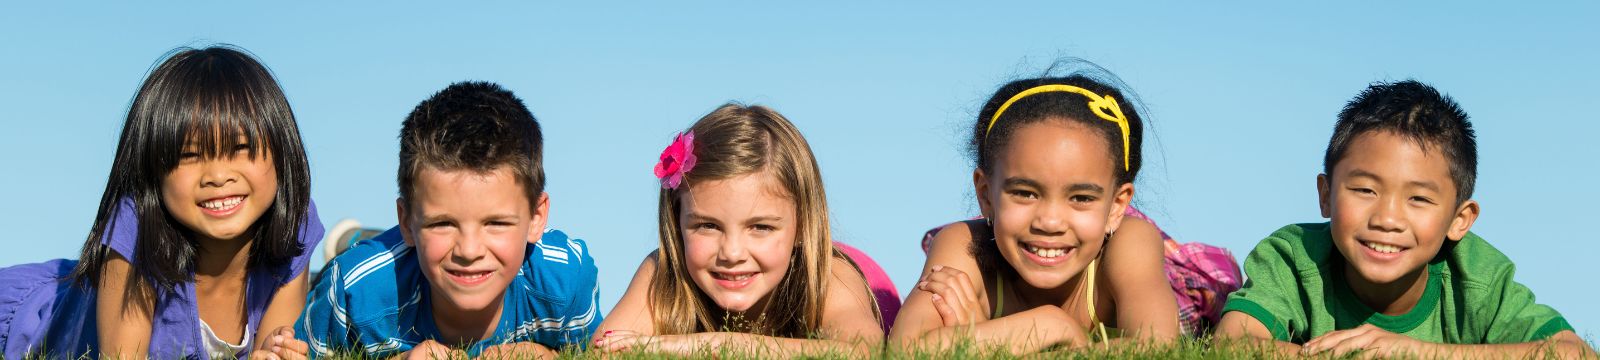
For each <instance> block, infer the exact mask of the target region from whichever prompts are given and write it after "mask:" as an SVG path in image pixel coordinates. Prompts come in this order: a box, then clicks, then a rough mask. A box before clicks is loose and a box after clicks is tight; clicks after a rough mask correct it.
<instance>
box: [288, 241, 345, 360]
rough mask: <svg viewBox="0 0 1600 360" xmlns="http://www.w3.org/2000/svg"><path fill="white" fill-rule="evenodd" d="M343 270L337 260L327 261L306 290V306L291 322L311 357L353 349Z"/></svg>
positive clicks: (296, 336)
mask: <svg viewBox="0 0 1600 360" xmlns="http://www.w3.org/2000/svg"><path fill="white" fill-rule="evenodd" d="M342 270H343V269H342V268H341V266H340V265H339V263H338V262H331V263H328V268H326V269H323V270H322V274H321V275H320V276H318V277H317V279H316V281H315V282H313V284H316V286H315V287H313V288H312V289H311V291H310V292H308V293H306V308H305V311H302V312H301V313H300V319H299V320H296V321H295V323H294V337H295V339H298V340H300V341H305V342H306V344H307V345H309V348H310V349H309V350H310V351H309V354H308V355H309V356H310V358H312V359H316V358H322V357H329V356H333V355H334V353H335V352H337V351H340V350H344V349H349V348H352V347H353V346H354V345H355V342H354V341H353V340H354V339H353V336H351V334H353V332H352V331H351V327H350V318H349V316H348V314H347V313H346V311H345V309H346V305H347V304H345V301H344V300H345V293H344V287H343V286H340V285H341V284H344V279H343V278H342V277H343V274H342V273H343V271H342Z"/></svg>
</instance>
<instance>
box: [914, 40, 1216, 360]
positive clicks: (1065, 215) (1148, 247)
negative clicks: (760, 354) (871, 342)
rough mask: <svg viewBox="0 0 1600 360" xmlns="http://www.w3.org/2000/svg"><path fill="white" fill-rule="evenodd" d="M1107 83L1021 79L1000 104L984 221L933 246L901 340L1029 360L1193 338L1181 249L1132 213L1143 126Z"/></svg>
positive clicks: (986, 139)
mask: <svg viewBox="0 0 1600 360" xmlns="http://www.w3.org/2000/svg"><path fill="white" fill-rule="evenodd" d="M1096 69H1098V68H1096ZM1105 77H1106V78H1110V79H1113V81H1102V80H1099V79H1097V78H1094V77H1090V76H1085V75H1072V76H1067V77H1047V78H1034V79H1025V80H1018V81H1013V82H1011V83H1008V84H1006V85H1004V86H1002V87H1001V88H1000V90H999V91H997V92H996V93H995V94H994V95H993V96H992V97H990V99H989V101H988V102H987V104H986V105H984V107H983V110H982V111H981V112H980V114H979V117H978V119H977V122H976V124H975V125H974V126H973V129H972V141H971V143H970V147H971V154H972V156H973V158H974V160H975V162H976V169H975V170H974V171H973V176H972V182H973V187H974V189H975V193H976V195H977V202H978V205H979V208H980V209H981V210H982V212H983V214H982V217H981V218H979V219H977V220H971V221H965V222H958V223H955V224H951V225H948V226H945V227H944V228H942V229H939V230H937V232H936V235H933V236H931V238H930V239H929V241H928V243H927V244H925V246H927V248H926V250H927V251H928V260H927V263H926V264H925V265H924V267H923V271H922V274H923V276H922V278H921V279H919V280H918V283H917V285H916V286H915V290H914V291H912V293H911V294H910V296H909V297H907V298H906V301H905V305H904V307H902V308H901V311H900V313H899V315H898V316H897V320H896V322H895V325H894V327H893V329H892V330H891V332H890V334H889V339H890V341H891V342H892V343H894V344H896V345H898V346H901V347H905V348H908V349H912V350H922V351H940V350H943V349H948V348H949V347H951V346H955V345H956V344H960V343H962V342H964V341H969V340H970V341H975V342H976V343H977V345H979V346H1003V347H1005V348H1006V349H1008V350H1009V351H1011V352H1013V353H1018V354H1021V353H1032V352H1038V351H1042V350H1047V349H1051V348H1055V347H1059V346H1065V347H1078V346H1084V345H1086V344H1090V343H1093V342H1104V341H1107V340H1110V339H1111V338H1113V337H1121V338H1126V339H1135V340H1140V341H1158V342H1159V341H1169V340H1171V339H1174V338H1175V337H1177V336H1179V335H1180V333H1182V332H1184V329H1183V327H1182V326H1180V316H1179V305H1178V299H1177V298H1176V297H1175V296H1174V291H1173V287H1172V286H1171V285H1170V284H1169V281H1168V276H1169V273H1170V271H1171V270H1170V269H1167V267H1169V266H1170V265H1171V261H1170V260H1169V261H1167V263H1166V264H1164V261H1163V258H1164V253H1165V252H1167V250H1166V249H1164V247H1167V246H1169V245H1168V244H1167V243H1170V240H1168V241H1163V240H1164V239H1163V238H1164V234H1162V233H1161V232H1160V230H1159V229H1158V228H1156V227H1155V225H1154V224H1153V223H1151V222H1150V221H1148V219H1147V218H1144V217H1143V216H1142V214H1139V213H1138V212H1137V211H1136V210H1133V209H1132V208H1131V207H1130V206H1129V204H1130V202H1131V201H1132V200H1133V195H1134V185H1133V182H1134V178H1135V176H1136V175H1137V174H1138V172H1139V166H1140V162H1141V157H1140V151H1139V149H1140V143H1141V140H1142V139H1141V135H1142V132H1143V129H1142V120H1141V118H1140V116H1139V113H1138V111H1137V109H1135V108H1134V107H1133V106H1131V103H1129V102H1127V98H1126V97H1124V95H1123V93H1122V92H1121V91H1119V90H1117V89H1116V88H1115V87H1113V86H1110V85H1107V83H1108V82H1109V83H1113V84H1114V83H1117V82H1115V81H1114V79H1115V78H1114V75H1110V74H1109V73H1105ZM1174 244H1175V243H1174ZM1221 257H1222V258H1223V259H1225V261H1222V263H1225V266H1223V267H1225V268H1226V267H1229V266H1233V260H1232V257H1231V255H1227V254H1226V253H1225V252H1224V253H1223V255H1222V256H1221ZM1232 272H1233V273H1235V274H1236V273H1237V267H1232ZM1223 273H1226V271H1223ZM1236 279H1237V277H1236V276H1235V277H1234V278H1233V279H1232V281H1233V284H1234V285H1233V287H1234V288H1236V287H1237V280H1236ZM1223 296H1224V297H1225V294H1223ZM1191 328H1192V327H1191ZM1115 341H1123V340H1120V339H1119V340H1115Z"/></svg>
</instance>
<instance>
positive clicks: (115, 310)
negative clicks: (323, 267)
mask: <svg viewBox="0 0 1600 360" xmlns="http://www.w3.org/2000/svg"><path fill="white" fill-rule="evenodd" d="M310 193H311V191H310V176H309V174H308V166H307V164H306V156H305V149H304V147H303V146H302V145H301V142H300V132H299V129H298V127H297V126H296V125H295V119H294V114H293V113H292V112H291V110H290V108H289V103H288V100H287V99H286V98H285V97H284V95H283V91H282V90H281V89H280V88H279V87H278V84H277V81H276V80H274V79H273V77H272V74H271V73H270V72H269V71H268V70H267V68H266V67H264V66H262V65H261V64H260V63H259V62H257V61H256V60H255V59H254V58H252V57H251V56H250V55H248V54H246V53H244V52H243V51H242V50H239V49H237V48H234V47H231V46H215V47H208V48H204V49H198V50H196V49H190V48H180V49H177V50H175V51H173V52H172V53H171V54H170V55H169V56H167V57H166V60H165V61H163V62H162V63H161V64H160V65H157V66H156V68H155V69H154V70H152V71H151V72H150V75H149V76H148V77H147V78H146V79H145V81H144V83H143V85H142V86H141V87H140V89H139V93H138V94H137V95H136V96H135V97H134V99H133V103H132V104H131V106H130V108H129V110H128V116H127V119H126V121H125V122H124V123H123V127H122V136H121V140H120V141H119V142H118V144H117V153H116V157H115V159H114V160H113V163H112V167H111V174H110V177H109V179H108V180H107V181H106V189H105V193H104V195H102V197H101V199H100V208H99V212H98V214H97V215H96V216H95V221H94V225H93V227H92V228H90V231H89V236H88V238H87V239H86V240H85V242H84V247H83V253H82V255H81V256H80V260H66V259H58V260H52V261H48V262H44V263H38V264H24V265H18V266H13V267H9V268H5V269H0V283H3V284H5V285H3V287H0V351H3V354H4V356H5V357H7V358H22V357H24V356H28V355H43V356H46V357H50V358H57V357H79V356H83V355H88V356H106V357H112V358H124V357H133V358H145V357H146V356H149V357H154V358H161V359H169V358H199V359H209V358H216V357H223V358H235V357H245V356H248V355H250V354H251V353H252V351H251V350H256V351H257V352H256V353H255V355H257V356H258V357H264V356H267V355H269V353H270V354H271V355H277V357H278V358H297V357H303V356H304V355H302V354H304V353H305V351H306V349H305V344H304V343H302V342H296V341H293V336H292V332H291V330H289V329H290V327H291V326H292V325H293V324H294V321H295V319H296V317H298V316H299V314H300V311H301V308H302V307H304V305H305V295H306V289H307V287H308V284H307V280H306V279H307V277H306V274H305V271H306V267H307V264H308V260H309V258H310V255H311V249H313V248H315V246H316V242H317V241H318V240H319V239H321V238H322V232H323V228H322V224H321V223H320V222H319V221H318V220H317V216H316V210H315V209H314V208H313V207H312V205H311V199H310ZM263 330H265V331H263Z"/></svg>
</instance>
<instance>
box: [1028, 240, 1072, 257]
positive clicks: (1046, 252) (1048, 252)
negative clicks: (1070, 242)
mask: <svg viewBox="0 0 1600 360" xmlns="http://www.w3.org/2000/svg"><path fill="white" fill-rule="evenodd" d="M1022 248H1023V249H1024V250H1027V251H1028V252H1030V253H1033V254H1034V255H1038V256H1039V257H1042V258H1046V259H1050V258H1056V257H1060V256H1063V255H1066V254H1067V251H1068V250H1072V248H1070V247H1067V248H1043V247H1038V246H1033V245H1031V244H1027V243H1024V244H1022Z"/></svg>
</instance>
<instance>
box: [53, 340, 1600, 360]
mask: <svg viewBox="0 0 1600 360" xmlns="http://www.w3.org/2000/svg"><path fill="white" fill-rule="evenodd" d="M1590 347H1591V348H1592V347H1594V342H1593V340H1590ZM597 355H599V354H598V353H594V352H583V351H577V350H571V349H569V350H567V351H563V352H562V353H561V357H560V358H561V359H592V358H596V357H597ZM606 358H607V359H617V360H634V359H726V360H741V359H771V358H774V356H770V355H768V354H763V353H762V352H760V351H756V352H750V353H738V352H732V351H728V350H708V351H705V352H703V353H700V354H695V355H693V356H677V355H671V354H660V353H649V352H642V351H634V352H621V353H615V354H609V356H607V357H606ZM814 358H817V359H848V358H849V357H848V356H846V355H845V354H844V353H843V352H839V353H833V354H823V355H820V356H816V357H814ZM874 358H877V359H897V360H898V359H908V360H913V359H915V360H920V359H941V360H942V359H1218V360H1221V359H1230V360H1231V359H1280V358H1284V357H1281V356H1278V355H1276V354H1273V353H1271V352H1268V351H1265V350H1264V349H1262V348H1260V347H1257V346H1255V345H1250V344H1242V343H1221V342H1217V343H1213V342H1212V341H1210V340H1207V339H1190V338H1185V339H1182V340H1179V341H1176V342H1173V343H1171V344H1164V345H1154V346H1143V345H1138V344H1125V345H1118V346H1112V347H1109V348H1108V347H1104V346H1101V345H1094V346H1090V347H1087V348H1082V349H1070V350H1059V351H1050V352H1044V353H1040V354H1032V355H1025V356H1013V355H1011V354H1008V353H1006V352H1005V351H1003V349H999V348H992V347H990V348H985V347H979V346H974V345H972V344H970V343H969V344H963V345H958V346H956V347H955V348H954V349H952V350H951V351H947V352H942V353H930V352H908V351H900V350H888V349H885V350H883V351H880V352H879V353H877V354H876V355H875V356H874ZM1347 358H1357V357H1356V356H1345V357H1333V356H1318V357H1311V359H1347ZM1547 358H1553V357H1547ZM27 359H30V360H31V359H45V358H44V357H39V356H30V357H27ZM331 359H338V360H366V359H374V358H373V357H369V356H366V355H364V354H359V353H351V354H343V355H339V356H335V357H332V358H331Z"/></svg>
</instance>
